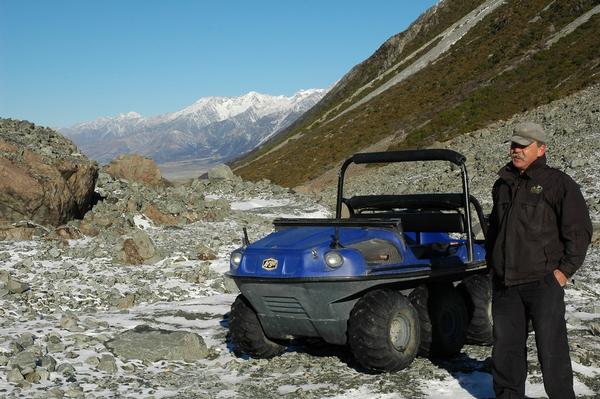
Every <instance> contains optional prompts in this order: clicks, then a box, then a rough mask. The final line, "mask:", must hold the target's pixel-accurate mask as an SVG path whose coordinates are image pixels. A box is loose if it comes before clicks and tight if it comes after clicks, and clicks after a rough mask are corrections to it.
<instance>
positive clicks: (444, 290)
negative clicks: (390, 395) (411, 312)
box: [409, 284, 469, 357]
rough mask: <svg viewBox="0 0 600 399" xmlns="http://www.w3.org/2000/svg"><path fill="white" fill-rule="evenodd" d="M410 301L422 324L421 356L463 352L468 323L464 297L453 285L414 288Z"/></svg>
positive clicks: (452, 354) (438, 355)
mask: <svg viewBox="0 0 600 399" xmlns="http://www.w3.org/2000/svg"><path fill="white" fill-rule="evenodd" d="M409 298H410V301H411V302H412V304H413V305H414V307H415V309H416V310H417V312H418V313H419V320H420V324H421V345H420V347H419V354H420V355H422V356H429V357H449V356H454V355H456V354H458V353H460V350H461V349H462V347H463V346H464V344H465V341H466V336H467V326H468V322H469V319H468V313H467V305H466V304H465V300H464V298H463V296H462V295H461V294H460V293H459V292H458V291H457V290H456V289H455V288H454V287H453V286H452V285H451V284H443V285H441V284H440V285H437V284H436V285H431V286H424V285H422V286H419V287H417V288H415V289H414V290H413V291H412V292H411V294H410V296H409Z"/></svg>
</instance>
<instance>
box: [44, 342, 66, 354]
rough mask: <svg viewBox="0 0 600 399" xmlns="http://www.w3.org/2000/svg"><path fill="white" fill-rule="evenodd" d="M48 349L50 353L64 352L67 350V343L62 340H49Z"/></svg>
mask: <svg viewBox="0 0 600 399" xmlns="http://www.w3.org/2000/svg"><path fill="white" fill-rule="evenodd" d="M46 349H47V350H48V353H62V352H64V351H65V344H63V343H62V342H58V343H53V342H49V343H48V345H47V346H46Z"/></svg>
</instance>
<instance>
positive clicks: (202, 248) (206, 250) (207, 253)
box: [196, 243, 217, 260]
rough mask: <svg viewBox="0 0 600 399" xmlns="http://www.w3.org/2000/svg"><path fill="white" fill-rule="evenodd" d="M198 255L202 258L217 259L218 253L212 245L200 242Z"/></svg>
mask: <svg viewBox="0 0 600 399" xmlns="http://www.w3.org/2000/svg"><path fill="white" fill-rule="evenodd" d="M196 256H197V257H198V259H200V260H214V259H217V253H216V252H215V251H213V250H212V249H211V248H210V247H208V246H206V245H204V244H202V243H199V244H198V245H196Z"/></svg>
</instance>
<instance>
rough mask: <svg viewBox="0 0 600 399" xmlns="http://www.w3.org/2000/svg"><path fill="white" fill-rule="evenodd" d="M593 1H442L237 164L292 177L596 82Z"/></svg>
mask: <svg viewBox="0 0 600 399" xmlns="http://www.w3.org/2000/svg"><path fill="white" fill-rule="evenodd" d="M599 14H600V4H599V2H598V1H597V0H564V1H555V0H533V1H526V2H525V1H520V2H516V1H502V0H485V1H482V0H445V1H441V2H439V3H438V4H437V5H436V6H434V7H433V8H432V9H430V10H428V11H427V12H426V13H424V14H423V15H422V16H421V17H420V18H419V19H417V20H416V21H415V22H414V23H413V24H412V25H411V26H410V27H409V28H408V29H407V30H406V31H404V32H402V33H399V34H398V35H395V36H393V37H392V38H390V39H389V40H388V41H387V42H385V43H384V44H383V45H382V46H381V47H380V48H379V49H378V50H377V51H376V52H375V53H374V54H373V55H372V56H371V57H369V58H368V59H367V60H365V61H364V62H362V63H361V64H359V65H357V66H355V67H354V68H353V69H352V70H351V71H350V72H348V74H346V76H344V77H343V78H342V79H341V80H340V81H339V83H338V84H337V85H336V86H335V87H334V88H333V89H332V90H330V92H329V93H328V94H327V95H326V96H325V97H324V98H323V99H322V100H321V101H320V102H319V104H317V105H316V106H315V107H313V108H312V109H311V110H309V111H308V112H307V113H306V114H305V115H303V116H302V117H301V118H300V119H298V120H297V121H296V122H295V123H294V124H292V125H291V126H290V127H289V128H287V129H286V130H284V131H283V132H282V133H281V134H279V135H278V136H277V137H276V138H274V139H273V140H271V141H269V142H268V143H266V144H265V145H263V146H261V147H259V148H258V149H257V150H256V151H254V152H252V153H251V154H250V155H249V156H247V157H245V158H243V159H241V160H238V161H237V162H235V163H234V165H233V166H234V170H235V171H236V173H239V174H240V175H241V176H243V177H245V178H250V179H258V178H263V177H267V178H269V179H271V180H273V181H275V182H277V183H279V184H282V185H286V186H296V185H298V184H301V183H303V182H305V181H307V180H310V179H314V178H316V177H318V176H320V175H322V174H323V173H325V172H326V171H328V170H330V168H331V167H332V166H334V165H336V163H338V162H340V161H341V160H342V159H344V158H345V157H347V156H348V155H350V154H352V153H354V152H359V151H361V150H364V149H365V148H368V147H369V146H372V145H376V146H377V147H378V148H379V149H386V148H391V149H394V148H402V147H415V146H416V147H419V146H424V145H429V144H431V143H432V142H434V141H446V140H449V139H451V138H453V137H457V136H460V135H462V134H464V133H466V132H470V131H473V130H476V129H479V128H483V127H485V126H487V125H489V124H490V123H495V122H497V121H501V120H505V119H508V118H510V117H511V116H512V115H513V114H515V113H518V112H523V111H526V110H530V109H533V108H535V107H537V106H539V105H541V104H547V103H549V102H551V101H553V100H556V99H560V98H563V97H565V96H567V95H569V94H572V93H574V92H576V91H578V90H581V89H582V88H585V87H588V86H590V85H592V84H594V83H595V82H598V81H600V40H598V37H600V15H599Z"/></svg>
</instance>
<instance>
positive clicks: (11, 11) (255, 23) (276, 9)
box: [0, 0, 436, 127]
mask: <svg viewBox="0 0 600 399" xmlns="http://www.w3.org/2000/svg"><path fill="white" fill-rule="evenodd" d="M435 3H436V1H435V0H422V1H409V0H369V1H364V0H362V1H359V0H356V1H355V0H329V1H328V0H318V1H317V0H302V1H298V0H296V1H288V0H277V1H268V0H264V1H263V0H253V1H242V0H239V1H237V0H230V1H202V0H195V1H192V0H171V1H167V0H164V1H158V0H119V1H117V0H96V1H92V0H51V1H50V0H48V1H44V0H37V1H34V0H0V117H5V118H6V117H8V118H15V119H27V120H30V121H32V122H35V123H36V124H40V125H46V126H52V127H66V126H70V125H72V124H74V123H77V122H82V121H88V120H92V119H96V118H98V117H101V116H114V115H117V114H119V113H126V112H129V111H136V112H139V113H141V114H142V115H144V116H150V115H157V114H161V113H165V112H172V111H176V110H179V109H181V108H183V107H185V106H187V105H189V104H191V103H193V102H194V101H196V100H197V99H198V98H200V97H206V96H239V95H242V94H245V93H247V92H249V91H253V90H254V91H258V92H261V93H266V94H273V95H280V94H283V95H291V94H293V93H295V92H296V91H298V90H300V89H308V88H325V87H328V86H330V85H331V84H333V83H334V82H335V81H336V80H338V79H340V78H341V77H342V76H343V75H344V74H345V73H346V72H348V71H349V70H350V68H352V67H353V66H354V65H356V64H358V63H359V62H361V61H363V60H364V59H366V58H368V57H369V56H370V55H371V54H372V53H373V52H374V51H375V50H376V49H377V48H378V47H379V46H380V45H381V44H382V43H383V42H384V41H385V40H386V39H388V38H389V37H390V36H392V35H393V34H395V33H398V32H401V31H403V30H404V29H406V28H407V27H408V25H409V24H410V23H411V22H412V21H414V20H415V19H416V18H417V17H418V16H419V15H420V14H421V13H422V12H423V11H425V10H426V9H427V8H429V7H431V6H432V5H433V4H435Z"/></svg>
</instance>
